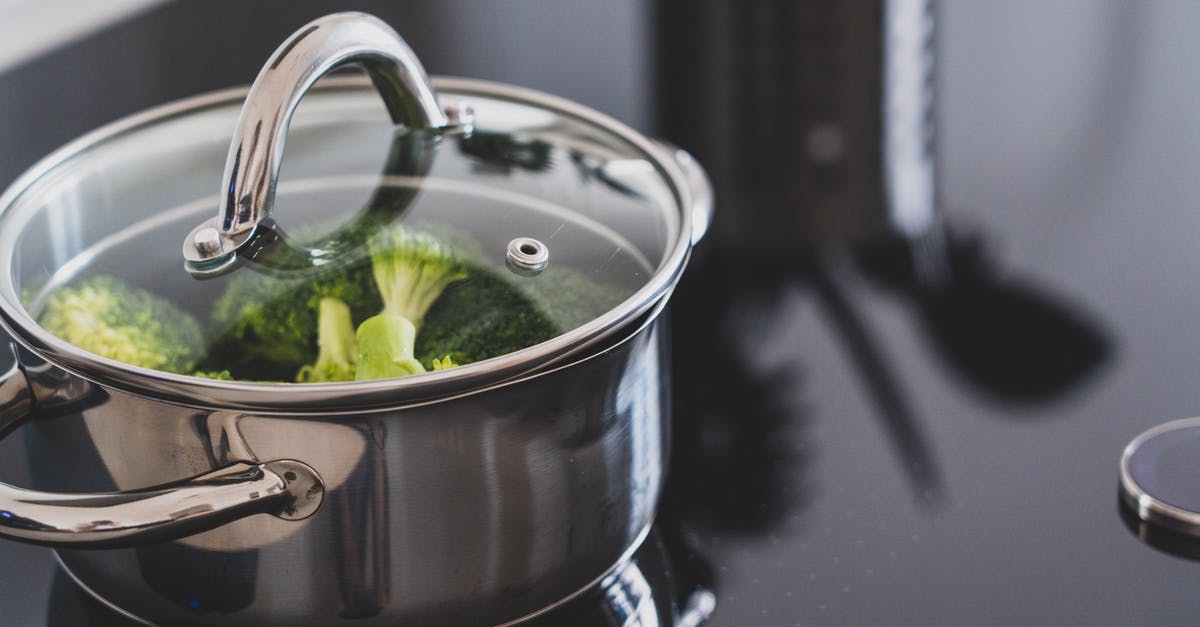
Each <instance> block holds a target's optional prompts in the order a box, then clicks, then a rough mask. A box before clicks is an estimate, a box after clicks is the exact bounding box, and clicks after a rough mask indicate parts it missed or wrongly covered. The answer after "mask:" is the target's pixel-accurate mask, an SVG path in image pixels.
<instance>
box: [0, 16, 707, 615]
mask: <svg viewBox="0 0 1200 627" xmlns="http://www.w3.org/2000/svg"><path fill="white" fill-rule="evenodd" d="M347 63H358V64H359V65H361V66H362V67H363V68H365V70H366V73H367V75H368V77H369V78H370V79H371V80H370V81H369V82H368V81H367V80H363V79H358V78H341V79H328V80H324V81H322V82H321V84H315V83H316V81H317V80H318V79H319V78H321V77H322V76H323V75H325V74H326V73H328V72H329V71H331V70H332V69H334V68H336V67H338V66H341V65H344V64H347ZM377 93H378V94H381V95H382V96H383V103H384V105H383V106H380V104H379V98H378V96H377ZM301 96H304V102H303V104H301V103H300V99H301ZM239 110H240V117H239ZM293 113H294V115H293ZM231 129H233V130H234V141H233V144H232V146H229V139H228V138H229V133H230V130H231ZM285 136H286V137H287V139H288V140H289V141H288V147H287V148H288V151H287V154H286V156H284V153H283V144H284V139H285ZM381 169H382V174H381ZM222 173H223V174H222ZM218 181H221V186H220V188H216V184H217V182H218ZM218 189H219V193H218V194H216V195H214V194H213V193H212V192H213V191H217V190H218ZM364 206H366V207H367V210H365V211H359V208H362V207H364ZM273 207H278V211H276V212H274V213H272V208H273ZM380 207H384V209H383V210H382V211H384V213H387V212H389V211H390V212H391V214H389V216H388V217H389V219H393V220H397V221H399V222H402V223H404V224H415V225H422V226H424V225H430V226H431V227H437V228H444V229H447V230H446V232H450V233H466V234H467V235H469V236H470V238H471V239H472V240H473V241H475V242H477V243H478V244H477V248H478V250H477V254H478V255H479V257H480V259H482V260H484V261H483V263H487V264H490V265H491V267H493V268H494V269H495V271H496V272H497V273H508V274H507V275H506V276H511V277H513V281H514V282H518V283H514V284H521V285H529V286H536V285H537V284H536V283H531V282H536V281H539V280H543V278H544V277H545V276H546V275H547V274H549V273H551V270H552V269H554V268H556V267H568V268H573V269H574V270H575V271H578V272H581V273H584V274H586V275H588V276H590V277H593V278H597V279H601V280H603V281H604V282H605V283H606V284H607V285H610V286H615V287H614V289H619V290H621V300H620V302H619V304H616V305H615V306H613V307H611V308H609V309H607V310H606V311H603V312H601V313H598V314H597V315H596V316H594V317H592V318H589V319H587V320H560V321H558V322H560V323H562V324H563V330H562V332H561V333H560V334H558V335H557V336H556V337H553V339H550V340H547V341H544V342H541V343H539V344H536V345H534V346H529V347H527V348H523V349H520V350H516V351H514V352H511V353H508V354H505V355H502V356H499V357H494V358H491V359H485V360H482V361H478V362H475V363H468V364H465V365H461V366H458V367H455V368H451V369H449V370H443V371H439V372H431V373H427V374H419V375H412V376H408V377H400V378H392V379H382V380H375V381H360V382H349V383H324V384H285V383H276V384H270V383H253V382H244V381H221V380H212V379H204V378H199V377H195V376H188V375H182V374H171V373H167V372H160V371H157V370H149V369H145V368H139V367H135V366H131V365H127V364H124V363H121V362H118V361H114V360H112V359H107V358H104V357H101V356H99V355H95V354H92V353H89V352H86V351H84V350H81V349H80V348H77V347H76V346H74V345H72V344H70V343H68V342H66V341H64V340H62V339H60V338H58V337H56V336H54V335H52V334H50V333H48V332H47V331H46V330H45V329H43V328H42V327H41V326H39V324H38V322H37V320H38V314H39V310H40V308H41V307H43V306H44V302H45V299H46V295H47V294H49V293H52V292H53V291H54V290H55V289H57V288H58V287H60V286H62V285H69V284H71V283H72V282H74V281H77V280H80V279H81V278H83V277H87V276H90V275H93V274H97V273H105V274H111V275H116V276H119V277H121V278H122V279H124V280H126V281H127V282H130V283H133V284H135V285H138V286H142V287H146V288H147V289H153V290H155V291H156V292H158V293H160V294H163V295H165V296H166V297H169V298H171V299H172V300H173V301H174V302H175V303H176V304H178V305H179V306H180V307H183V308H185V309H188V310H190V311H193V312H197V315H200V313H199V312H203V311H206V310H207V308H208V307H209V306H210V305H211V304H212V302H213V301H214V300H215V299H216V298H218V295H219V294H220V293H221V292H222V289H223V288H224V287H225V286H226V284H227V282H228V281H230V280H233V278H236V276H238V275H239V274H240V273H246V272H260V273H268V274H270V273H276V274H278V275H280V276H283V277H294V276H296V275H297V273H299V274H300V275H302V274H303V273H304V272H306V271H307V270H309V269H311V268H312V267H316V266H321V265H322V264H327V263H336V262H337V260H338V259H339V258H340V257H341V256H342V255H346V254H352V253H353V251H355V250H361V248H362V246H361V244H362V243H361V242H356V241H354V240H353V238H349V239H347V238H346V237H343V236H344V235H345V234H346V233H350V232H353V230H352V229H346V228H343V227H344V226H345V225H346V224H353V223H355V222H356V221H359V222H361V221H362V220H364V219H370V218H371V217H372V216H374V215H375V214H376V213H378V211H380V209H379V208H380ZM214 208H217V212H216V213H217V216H216V217H215V218H211V215H212V212H213V210H214ZM710 210H711V194H710V193H709V190H708V188H707V183H706V179H705V177H704V174H703V172H702V171H701V170H700V169H699V167H698V166H697V165H696V164H695V163H694V162H693V161H692V160H691V159H690V158H689V157H688V156H687V155H686V154H684V153H682V152H679V151H676V150H672V149H670V148H668V147H666V146H665V145H663V144H659V143H656V142H652V141H649V140H647V139H646V138H644V137H642V136H641V135H639V134H637V133H636V132H634V131H632V130H630V129H628V128H626V127H624V126H622V125H621V124H619V123H617V122H616V121H614V120H611V119H609V118H607V117H605V116H603V115H601V114H599V113H596V112H594V111H591V110H589V109H586V108H584V107H581V106H579V105H576V104H573V103H570V102H566V101H563V100H560V99H557V98H554V97H551V96H547V95H544V94H540V93H536V92H532V91H528V90H524V89H518V88H514V87H509V86H505V85H497V84H492V83H485V82H480V81H473V80H463V79H449V78H444V79H435V80H433V81H429V79H428V78H427V77H426V76H425V73H424V71H423V70H422V69H421V67H420V65H419V63H418V62H417V61H416V59H415V57H414V56H413V55H412V52H411V51H410V50H409V49H408V47H407V46H406V45H405V44H404V43H403V42H402V41H401V40H400V38H399V36H398V35H396V33H395V32H394V31H392V30H391V29H390V28H388V27H387V26H386V25H384V24H383V23H382V22H380V21H378V20H376V19H374V18H372V17H369V16H366V15H362V14H339V15H333V16H329V17H326V18H322V19H320V20H317V21H315V22H313V23H311V24H309V25H307V26H306V27H304V28H303V29H301V30H300V31H299V32H297V33H296V34H295V35H293V36H292V38H291V39H289V40H288V41H287V42H285V43H284V44H283V46H281V47H280V48H279V50H278V51H277V52H276V53H275V55H274V56H273V57H272V58H271V60H270V61H269V62H268V64H267V65H266V66H265V67H264V69H263V70H262V72H261V73H260V75H259V77H258V78H257V80H256V82H255V84H254V86H253V87H251V88H250V89H249V90H248V91H247V90H245V89H237V90H231V91H225V92H220V93H215V94H210V95H205V96H200V97H196V98H192V99H189V100H184V101H181V102H176V103H172V104H169V105H165V106H163V107H159V108H157V109H153V110H151V111H147V112H145V113H141V114H138V115H135V116H133V117H130V118H127V119H125V120H122V121H119V122H116V123H114V124H111V125H109V126H107V127H105V128H102V129H100V130H98V131H96V132H94V133H92V134H90V135H88V136H86V137H83V138H82V139H79V140H77V141H76V142H74V143H72V144H70V145H68V146H66V147H64V148H63V149H61V150H59V151H58V152H56V153H54V154H53V155H51V156H50V157H48V158H47V159H45V160H44V161H42V162H41V163H40V164H38V165H37V166H35V167H34V168H33V169H32V170H31V171H30V172H28V173H27V174H25V175H24V176H23V177H22V178H20V179H19V180H18V181H17V182H16V183H14V184H13V185H12V187H11V188H10V189H9V190H8V191H7V192H6V193H5V194H4V196H3V197H2V198H0V212H2V213H0V251H3V253H2V254H0V314H2V316H3V323H4V326H5V327H6V330H7V331H8V332H9V333H10V334H11V335H12V337H13V338H15V339H16V341H17V342H18V343H19V345H20V346H21V347H22V348H20V349H19V350H18V351H17V359H15V360H14V361H15V364H14V365H13V367H12V368H10V369H8V370H7V372H6V373H5V374H4V376H3V378H2V379H0V401H2V407H0V429H2V430H3V431H5V432H8V431H14V435H13V436H12V437H19V438H23V442H24V445H25V446H26V449H27V453H28V457H29V458H30V460H31V462H30V477H31V481H32V485H30V486H28V487H27V488H26V487H22V488H18V487H13V486H9V485H0V535H2V536H4V537H7V538H11V539H15V540H19V541H25V542H33V543H38V544H44V545H48V546H52V547H54V548H55V549H56V551H57V554H58V556H59V559H60V561H61V563H62V566H63V567H64V568H65V570H66V571H67V572H68V573H69V574H70V575H71V576H72V577H73V578H74V579H75V581H76V582H77V583H78V584H79V585H80V586H81V587H82V588H83V589H85V590H86V591H88V592H89V593H90V594H92V595H93V596H95V597H96V598H98V599H100V600H101V601H103V602H105V603H107V604H109V605H111V606H113V607H114V608H117V609H118V610H120V611H122V612H124V613H126V614H128V615H130V616H132V617H136V618H138V619H141V620H144V621H148V622H153V623H165V624H222V625H262V624H340V623H343V622H351V621H353V622H355V623H357V624H388V625H393V624H413V625H433V624H454V625H465V624H497V623H508V622H516V621H520V620H523V619H525V618H528V617H530V616H533V615H536V614H538V613H539V612H541V611H543V610H544V609H546V608H547V607H550V606H553V605H554V604H556V603H559V602H562V601H563V600H565V599H568V598H570V597H572V595H574V594H576V593H578V592H579V591H581V590H584V589H586V588H587V587H588V586H589V585H591V584H593V583H595V582H597V581H598V580H600V579H602V578H603V577H605V576H606V575H607V574H608V573H611V572H612V570H613V568H614V567H615V566H616V565H618V564H619V563H621V562H622V560H624V559H626V557H627V556H628V555H629V554H630V553H631V551H632V550H633V549H634V548H635V547H636V546H637V545H638V543H639V542H640V541H641V539H642V538H643V536H644V535H645V533H646V531H647V529H648V527H649V525H650V523H651V521H652V519H653V517H654V509H655V504H656V500H657V498H658V495H659V488H660V485H661V480H662V473H663V469H664V467H665V463H666V456H667V448H668V447H667V440H666V436H667V433H668V428H667V427H668V420H669V407H668V397H669V394H668V390H667V380H668V367H667V363H666V353H665V351H664V347H663V342H664V335H665V328H664V326H665V319H664V318H663V317H662V316H661V315H660V314H661V312H662V310H663V308H664V306H665V305H666V301H667V299H668V297H669V296H670V293H671V290H672V288H673V287H674V285H675V283H676V281H677V280H678V278H679V276H680V273H681V272H682V271H683V268H684V265H685V263H686V261H687V258H688V255H689V252H690V249H691V247H692V245H693V243H694V242H695V241H696V240H697V239H698V238H699V237H700V236H701V235H702V234H703V231H704V228H705V227H706V226H707V223H708V215H709V212H710ZM317 224H321V225H329V224H334V225H338V226H335V227H332V230H328V231H322V235H321V236H320V237H316V238H307V239H305V238H300V237H290V236H289V235H287V234H286V233H294V232H298V231H301V230H304V229H305V228H308V227H310V226H312V225H317ZM197 225H200V226H197ZM284 227H287V228H286V229H285V228H284ZM293 227H295V230H293ZM314 228H315V227H314ZM339 238H340V239H339ZM181 241H182V242H184V251H183V253H184V254H183V256H182V257H181V255H180V248H179V243H180V242H181ZM270 251H274V252H272V253H271V254H267V253H268V252H270ZM185 259H186V260H185ZM281 280H282V279H281ZM520 281H525V282H527V283H519V282H520ZM553 297H554V296H553V294H551V299H553ZM16 427H19V428H16ZM14 428H15V429H14Z"/></svg>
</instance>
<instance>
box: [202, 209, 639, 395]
mask: <svg viewBox="0 0 1200 627" xmlns="http://www.w3.org/2000/svg"><path fill="white" fill-rule="evenodd" d="M435 229H441V230H435ZM435 234H436V235H435ZM367 248H368V250H369V253H370V259H367V258H366V255H363V256H362V257H360V258H358V259H353V260H349V262H344V263H341V264H339V265H338V266H337V267H323V268H318V269H314V271H313V273H312V275H311V276H309V277H306V278H300V279H281V278H278V277H277V276H274V275H268V274H263V273H258V272H245V271H243V272H241V273H239V274H238V275H236V276H234V277H233V278H232V280H231V281H230V283H229V286H228V287H227V289H226V291H225V293H224V294H223V295H222V296H221V297H220V298H219V299H218V300H217V302H216V305H215V307H214V311H213V316H212V328H213V330H214V335H215V336H216V339H215V341H214V348H213V350H212V351H211V352H210V354H209V356H208V357H207V358H206V359H204V360H203V363H202V364H201V366H202V367H204V368H205V369H207V370H213V371H216V372H217V373H220V371H221V370H222V369H228V370H229V372H230V373H232V378H234V379H253V380H260V381H262V380H276V381H292V380H295V381H330V380H339V381H341V380H350V379H358V380H365V379H374V378H381V377H392V376H401V375H406V374H414V373H420V372H426V371H430V370H434V371H436V370H443V369H445V368H449V367H453V366H456V365H460V364H466V363H471V362H474V361H480V360H483V359H488V358H491V357H496V356H499V355H503V354H505V353H509V352H512V351H515V350H519V349H522V348H526V347H528V346H532V345H534V344H538V343H540V342H543V341H546V340H548V339H550V338H552V337H555V336H557V335H559V334H561V333H563V332H565V331H568V330H570V329H573V328H576V327H578V326H579V325H581V324H583V323H585V322H587V321H589V320H592V319H593V318H595V317H596V316H598V315H600V314H602V313H603V312H605V311H607V310H608V309H610V308H612V307H613V306H615V305H616V304H617V303H619V302H620V301H621V300H623V299H624V297H625V295H626V293H627V292H626V291H625V290H622V289H619V288H617V287H614V286H610V285H606V284H603V283H599V282H597V281H594V280H592V279H591V278H590V277H589V276H588V275H586V274H584V273H581V272H579V271H576V270H573V269H571V268H568V267H565V266H553V265H552V266H551V267H549V268H547V269H546V270H545V271H543V272H542V273H541V274H539V275H537V276H534V277H520V276H516V275H513V274H510V273H508V272H506V271H503V270H492V269H490V268H489V267H487V265H486V262H485V261H484V260H483V256H482V255H483V253H482V248H481V247H480V246H479V244H478V242H477V241H475V240H474V239H473V238H471V237H470V236H469V235H466V234H463V233H461V232H458V231H455V230H451V229H449V228H442V227H436V226H434V227H429V229H428V230H426V229H424V228H423V229H422V230H421V231H415V230H411V229H406V228H404V227H400V226H388V227H385V228H384V230H383V231H381V232H378V233H376V234H375V235H373V236H372V237H371V238H369V240H368V247H367ZM451 251H453V252H451ZM325 299H336V300H338V301H341V302H342V303H344V304H345V306H346V307H348V308H349V320H348V321H346V320H345V319H344V318H345V316H344V315H341V314H339V315H340V316H341V317H342V321H340V322H338V323H337V326H338V327H339V328H340V329H341V331H340V332H339V333H338V334H337V335H338V337H339V338H340V340H338V342H339V348H338V349H337V350H338V352H339V353H341V354H342V355H345V352H344V347H345V345H346V344H347V342H348V341H349V340H348V338H349V335H350V332H351V329H353V328H354V326H353V325H354V323H356V322H358V321H361V324H359V325H358V327H357V332H356V333H355V338H354V342H355V343H356V345H357V354H356V355H355V356H347V357H344V358H342V359H337V360H335V361H336V363H339V364H340V366H339V367H338V369H337V370H338V374H337V375H336V376H337V377H339V378H337V379H331V378H323V377H327V376H329V375H328V374H327V373H326V372H327V371H326V370H324V368H327V367H329V366H331V364H333V363H335V362H332V361H330V359H331V358H332V356H331V354H330V351H331V350H333V348H332V346H331V345H330V341H332V337H333V334H332V332H331V331H328V330H327V331H326V332H325V336H327V337H329V338H330V339H329V340H322V339H321V336H322V331H321V329H322V328H324V327H325V325H324V318H325V317H326V316H327V315H328V314H327V313H326V316H323V315H322V313H325V311H326V309H327V307H325V306H323V303H324V301H325ZM353 357H357V364H353V363H349V364H347V363H346V362H351V361H352V360H353ZM298 371H299V372H298ZM226 376H229V375H228V374H226ZM214 378H221V377H214Z"/></svg>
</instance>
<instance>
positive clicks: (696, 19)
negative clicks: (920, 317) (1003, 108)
mask: <svg viewBox="0 0 1200 627" xmlns="http://www.w3.org/2000/svg"><path fill="white" fill-rule="evenodd" d="M658 9H659V11H658V14H657V31H658V35H659V37H658V42H657V45H658V62H659V65H658V84H659V85H660V90H659V104H660V109H659V118H660V124H661V126H662V131H663V132H664V133H665V135H666V137H667V138H668V139H670V140H671V141H673V142H676V143H677V144H679V145H680V146H681V147H682V148H685V149H687V150H688V151H690V152H691V153H692V154H694V155H695V156H696V157H697V159H699V160H700V162H701V163H703V164H704V166H705V168H707V169H708V172H709V175H710V176H711V177H712V179H713V183H714V187H715V188H716V191H717V207H718V211H717V212H716V216H715V220H714V222H713V228H712V235H711V236H710V237H711V238H712V239H714V240H715V243H716V245H717V246H719V247H723V248H734V249H737V250H740V251H747V252H748V251H754V252H755V253H756V254H759V255H766V256H775V257H780V256H789V255H793V254H795V253H796V251H798V250H799V249H800V248H801V246H802V245H804V244H820V243H828V242H846V241H851V242H857V241H863V240H866V239H870V238H872V237H874V236H877V235H880V234H886V233H895V232H899V233H903V234H905V235H908V236H916V235H920V234H921V233H923V232H924V231H925V230H926V229H927V228H928V227H929V225H930V224H931V222H932V221H933V213H934V211H935V207H936V204H935V202H934V186H933V160H932V153H931V142H932V137H933V132H932V128H933V119H932V104H933V95H932V92H933V46H932V41H933V12H932V10H931V2H929V0H849V1H847V0H804V1H801V2H796V1H794V0H746V1H742V0H698V1H693V0H660V1H659V3H658Z"/></svg>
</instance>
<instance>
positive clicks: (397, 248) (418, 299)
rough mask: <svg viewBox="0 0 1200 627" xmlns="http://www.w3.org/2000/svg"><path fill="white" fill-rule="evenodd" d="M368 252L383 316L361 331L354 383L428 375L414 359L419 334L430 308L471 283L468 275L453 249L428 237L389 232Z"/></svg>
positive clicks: (372, 319) (377, 237)
mask: <svg viewBox="0 0 1200 627" xmlns="http://www.w3.org/2000/svg"><path fill="white" fill-rule="evenodd" d="M370 248H371V267H372V269H373V271H374V274H375V284H376V287H378V289H379V293H380V295H381V296H382V298H383V311H382V312H380V313H378V314H376V315H374V316H372V317H370V318H368V319H366V320H364V321H363V323H362V324H361V325H359V327H358V358H359V365H358V371H357V373H356V375H355V378H357V379H358V380H360V381H363V380H366V379H381V378H384V377H398V376H403V375H406V374H418V373H422V372H425V367H424V366H423V365H422V364H421V362H420V361H417V359H416V358H415V357H414V356H413V347H414V345H415V343H416V339H417V332H418V330H419V329H420V327H421V324H422V323H423V322H424V320H425V314H426V312H428V311H429V308H430V306H432V305H433V303H434V302H435V301H437V299H438V297H440V296H441V295H442V292H443V291H445V289H446V288H447V287H448V286H450V285H451V284H452V283H455V282H457V281H461V280H463V279H465V278H467V273H466V271H465V269H464V267H463V265H462V263H461V262H460V261H459V260H458V258H457V257H455V256H454V255H453V254H451V252H450V249H449V248H447V247H445V246H443V245H442V243H441V242H439V241H438V240H437V239H436V238H434V237H432V236H429V235H426V234H424V233H419V232H414V231H408V230H405V229H403V228H400V227H392V228H388V229H385V230H383V231H382V232H380V233H378V234H377V235H375V236H374V237H372V238H371V240H370ZM446 358H447V359H449V356H446ZM440 365H441V363H440V360H439V367H440Z"/></svg>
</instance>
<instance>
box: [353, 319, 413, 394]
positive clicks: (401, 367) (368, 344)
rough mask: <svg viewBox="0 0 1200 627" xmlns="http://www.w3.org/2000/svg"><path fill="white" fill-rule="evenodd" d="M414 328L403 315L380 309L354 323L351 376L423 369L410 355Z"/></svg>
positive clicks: (369, 376)
mask: <svg viewBox="0 0 1200 627" xmlns="http://www.w3.org/2000/svg"><path fill="white" fill-rule="evenodd" d="M416 341H417V328H416V326H415V325H413V323H412V322H410V321H409V320H408V319H407V318H405V317H404V316H400V315H396V314H391V313H387V312H384V313H381V314H379V315H377V316H372V317H370V318H367V319H366V320H364V321H363V323H362V324H360V325H358V371H357V373H356V375H355V378H356V379H357V380H359V381H365V380H367V379H383V378H386V377H401V376H404V375H409V374H420V373H422V372H425V368H424V366H422V365H421V362H419V361H417V359H416V358H415V357H413V345H415V344H416Z"/></svg>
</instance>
